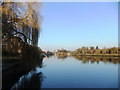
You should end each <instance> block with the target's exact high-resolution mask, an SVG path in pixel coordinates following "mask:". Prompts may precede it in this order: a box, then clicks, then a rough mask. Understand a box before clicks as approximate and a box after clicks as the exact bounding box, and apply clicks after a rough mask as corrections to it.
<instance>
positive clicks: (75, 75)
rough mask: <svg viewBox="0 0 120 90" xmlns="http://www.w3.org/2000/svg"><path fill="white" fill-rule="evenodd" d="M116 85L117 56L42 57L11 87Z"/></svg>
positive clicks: (101, 86)
mask: <svg viewBox="0 0 120 90" xmlns="http://www.w3.org/2000/svg"><path fill="white" fill-rule="evenodd" d="M20 87H24V88H28V87H29V88H38V89H40V88H118V58H116V57H114V58H106V57H101V58H93V57H91V58H90V57H71V56H69V57H67V56H63V57H61V56H51V57H48V58H47V57H45V58H44V59H43V61H42V67H40V66H36V67H35V68H34V69H32V70H31V71H30V72H28V73H27V74H24V75H23V76H21V77H20V78H19V79H18V81H16V83H14V85H13V86H12V89H14V88H20Z"/></svg>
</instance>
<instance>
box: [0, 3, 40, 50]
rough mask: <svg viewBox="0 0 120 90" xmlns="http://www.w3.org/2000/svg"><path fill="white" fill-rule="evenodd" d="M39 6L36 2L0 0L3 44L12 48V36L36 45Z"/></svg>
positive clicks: (38, 27)
mask: <svg viewBox="0 0 120 90" xmlns="http://www.w3.org/2000/svg"><path fill="white" fill-rule="evenodd" d="M40 7H41V4H40V3H37V2H36V3H35V2H0V11H1V12H2V23H1V24H2V40H3V42H2V44H3V45H4V46H5V45H6V44H7V46H9V48H12V46H10V45H11V43H12V42H11V41H13V40H12V39H13V38H17V39H19V41H20V42H23V43H25V44H29V45H33V46H37V44H38V36H39V30H40V23H41V16H40ZM13 43H15V41H14V42H13ZM9 48H8V49H9Z"/></svg>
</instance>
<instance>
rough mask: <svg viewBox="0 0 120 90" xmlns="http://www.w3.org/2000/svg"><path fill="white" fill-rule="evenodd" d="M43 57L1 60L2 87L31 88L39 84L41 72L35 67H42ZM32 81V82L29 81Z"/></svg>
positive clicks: (41, 76)
mask: <svg viewBox="0 0 120 90" xmlns="http://www.w3.org/2000/svg"><path fill="white" fill-rule="evenodd" d="M42 66H43V58H34V59H33V58H29V56H27V57H26V58H24V59H20V60H19V59H18V60H3V62H2V72H3V73H2V79H3V80H2V89H5V90H6V89H7V90H9V89H11V88H12V89H13V88H28V87H29V88H32V87H37V88H38V86H37V85H39V87H40V86H41V83H42V80H43V75H42V72H36V70H35V68H36V67H39V68H42ZM31 81H32V82H31Z"/></svg>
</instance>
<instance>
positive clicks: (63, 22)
mask: <svg viewBox="0 0 120 90" xmlns="http://www.w3.org/2000/svg"><path fill="white" fill-rule="evenodd" d="M43 4H44V6H43V8H42V11H41V15H42V17H43V21H42V29H41V32H40V37H39V44H38V45H39V47H41V48H42V49H43V50H45V51H47V50H51V51H54V50H57V49H62V48H64V49H67V50H75V49H77V48H80V47H82V46H88V47H89V46H99V47H100V48H104V47H113V46H117V45H118V4H117V2H116V3H115V2H78V3H73V2H45V3H43Z"/></svg>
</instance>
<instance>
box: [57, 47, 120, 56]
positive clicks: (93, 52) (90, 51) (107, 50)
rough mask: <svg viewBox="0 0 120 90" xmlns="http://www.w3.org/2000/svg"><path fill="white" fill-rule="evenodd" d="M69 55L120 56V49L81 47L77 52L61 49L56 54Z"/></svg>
mask: <svg viewBox="0 0 120 90" xmlns="http://www.w3.org/2000/svg"><path fill="white" fill-rule="evenodd" d="M68 53H69V54H70V55H87V54H88V55H99V54H101V55H103V54H106V55H107V54H108V55H111V54H120V49H119V48H117V47H112V48H104V49H100V48H99V47H98V46H96V47H93V46H92V47H81V48H78V49H77V50H75V51H67V50H65V49H61V50H58V51H57V52H56V54H59V55H66V54H68Z"/></svg>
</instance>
